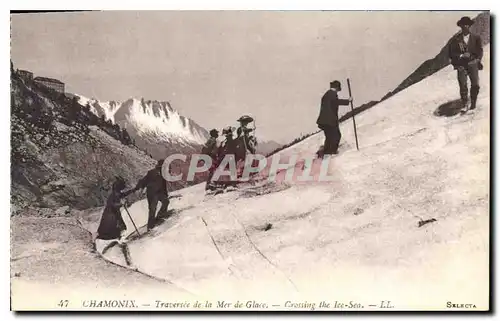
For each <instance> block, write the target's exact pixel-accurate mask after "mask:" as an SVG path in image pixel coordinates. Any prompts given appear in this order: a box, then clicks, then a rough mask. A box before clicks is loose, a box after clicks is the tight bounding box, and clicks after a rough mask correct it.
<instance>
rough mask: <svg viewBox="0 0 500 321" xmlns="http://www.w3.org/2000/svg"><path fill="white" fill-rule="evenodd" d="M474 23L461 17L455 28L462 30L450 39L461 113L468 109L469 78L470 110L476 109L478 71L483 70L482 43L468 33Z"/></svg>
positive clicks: (450, 50) (450, 52) (477, 37)
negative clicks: (461, 106) (468, 80)
mask: <svg viewBox="0 0 500 321" xmlns="http://www.w3.org/2000/svg"><path fill="white" fill-rule="evenodd" d="M473 24H474V21H473V20H472V19H471V18H469V17H462V18H461V19H460V20H458V21H457V26H459V27H460V28H461V29H462V30H461V32H460V33H458V34H457V35H456V36H454V37H453V38H452V39H451V42H450V46H449V57H450V62H451V64H452V65H453V68H454V69H456V70H457V79H458V86H459V88H460V98H461V99H462V104H463V108H462V110H463V111H467V110H468V109H469V97H468V96H469V90H468V86H467V77H469V78H470V82H471V87H470V109H474V108H476V101H477V95H478V94H479V72H478V71H479V70H482V69H483V66H482V64H481V59H482V58H483V42H482V40H481V37H480V36H479V35H476V34H473V33H471V32H470V27H471V26H472V25H473Z"/></svg>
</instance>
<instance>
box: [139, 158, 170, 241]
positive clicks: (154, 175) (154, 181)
mask: <svg viewBox="0 0 500 321" xmlns="http://www.w3.org/2000/svg"><path fill="white" fill-rule="evenodd" d="M162 166H163V160H159V161H158V163H157V164H156V166H155V168H153V169H152V170H150V171H148V173H147V174H146V176H144V177H143V178H141V179H140V180H139V182H138V183H137V185H136V186H135V188H134V189H133V190H134V191H136V190H142V189H144V188H146V196H147V199H148V207H149V216H148V231H149V230H150V229H152V228H153V227H154V225H155V220H156V208H157V206H158V202H161V207H160V210H159V211H158V216H159V217H164V216H165V215H166V214H167V210H168V204H169V202H170V201H169V200H168V191H167V181H166V180H165V179H164V178H163V176H162V173H161V168H162Z"/></svg>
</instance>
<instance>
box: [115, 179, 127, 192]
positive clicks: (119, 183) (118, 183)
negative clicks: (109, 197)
mask: <svg viewBox="0 0 500 321" xmlns="http://www.w3.org/2000/svg"><path fill="white" fill-rule="evenodd" d="M125 187H127V181H126V180H125V179H124V178H123V177H121V176H116V177H115V182H114V183H113V189H114V190H115V191H121V190H124V189H125Z"/></svg>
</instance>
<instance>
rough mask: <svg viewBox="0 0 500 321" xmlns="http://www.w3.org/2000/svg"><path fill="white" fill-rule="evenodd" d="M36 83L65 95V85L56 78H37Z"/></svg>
mask: <svg viewBox="0 0 500 321" xmlns="http://www.w3.org/2000/svg"><path fill="white" fill-rule="evenodd" d="M34 80H35V83H37V84H40V85H43V86H45V87H48V88H52V89H54V90H55V91H58V92H60V93H64V83H63V82H62V81H59V80H57V79H54V78H47V77H35V79H34Z"/></svg>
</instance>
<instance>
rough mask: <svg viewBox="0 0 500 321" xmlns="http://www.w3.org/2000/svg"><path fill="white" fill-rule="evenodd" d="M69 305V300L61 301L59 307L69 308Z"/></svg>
mask: <svg viewBox="0 0 500 321" xmlns="http://www.w3.org/2000/svg"><path fill="white" fill-rule="evenodd" d="M68 303H69V300H61V301H59V304H58V305H57V306H58V307H60V308H67V307H68Z"/></svg>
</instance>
